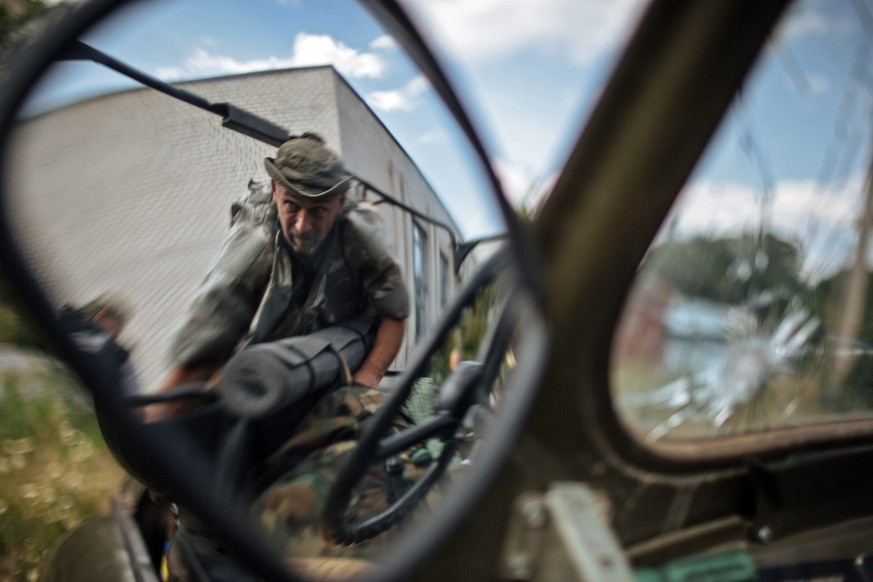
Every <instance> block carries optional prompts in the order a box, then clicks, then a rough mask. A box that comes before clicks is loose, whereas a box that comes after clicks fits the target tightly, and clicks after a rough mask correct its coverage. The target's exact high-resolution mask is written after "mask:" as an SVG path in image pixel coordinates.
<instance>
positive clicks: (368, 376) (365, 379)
mask: <svg viewBox="0 0 873 582" xmlns="http://www.w3.org/2000/svg"><path fill="white" fill-rule="evenodd" d="M382 376H383V375H382V374H378V373H376V372H373V371H372V370H366V369H364V368H361V369H360V370H358V371H357V372H355V384H360V385H362V386H367V387H369V388H378V387H379V384H381V383H382Z"/></svg>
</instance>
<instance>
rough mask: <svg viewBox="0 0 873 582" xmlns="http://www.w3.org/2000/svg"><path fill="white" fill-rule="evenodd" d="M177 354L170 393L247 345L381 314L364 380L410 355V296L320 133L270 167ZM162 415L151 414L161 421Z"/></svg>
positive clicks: (370, 212) (239, 214)
mask: <svg viewBox="0 0 873 582" xmlns="http://www.w3.org/2000/svg"><path fill="white" fill-rule="evenodd" d="M264 164H265V166H266V168H267V172H268V173H269V174H270V176H271V178H272V180H271V181H269V182H263V183H250V184H249V192H247V193H246V194H245V195H244V196H243V198H242V199H241V200H240V201H239V202H237V203H236V204H234V205H233V208H232V221H231V232H230V235H229V236H228V238H227V239H226V240H225V242H224V245H223V246H222V248H221V251H220V252H219V256H218V258H217V259H216V261H215V263H214V264H213V267H212V268H211V270H210V272H209V274H208V275H207V277H206V280H205V281H204V282H203V284H202V286H201V288H200V290H199V291H198V294H197V297H196V298H195V301H194V305H193V307H192V309H191V311H190V314H189V316H188V319H187V320H186V321H185V322H184V324H183V325H182V327H181V329H180V331H179V333H178V334H177V336H176V338H175V341H174V342H173V345H172V348H171V354H172V357H173V363H174V364H175V367H174V369H173V371H172V372H171V374H170V376H169V377H168V378H167V380H166V381H165V382H164V385H163V386H162V388H161V389H162V390H166V389H169V388H172V387H175V386H179V385H181V384H186V383H189V382H196V381H204V380H207V379H208V378H209V377H210V376H212V375H213V373H215V372H216V371H217V370H218V369H219V368H220V367H221V366H222V365H223V364H224V363H225V362H227V360H228V358H229V357H230V356H231V355H232V354H233V353H234V352H235V351H236V350H237V349H238V348H239V347H240V346H241V345H248V344H254V343H261V342H266V341H273V340H277V339H282V338H287V337H291V336H296V335H304V334H308V333H312V332H314V331H317V330H319V329H323V328H325V327H327V326H330V325H333V324H335V323H337V322H340V321H343V320H346V319H349V318H351V317H354V316H356V315H360V314H362V313H364V312H366V311H371V312H373V313H375V314H376V316H378V317H379V318H380V324H379V328H378V332H377V336H376V343H375V345H374V347H373V349H372V351H371V352H370V354H369V356H368V357H367V359H366V360H365V361H364V363H363V365H362V366H361V367H360V369H359V370H358V371H357V372H356V373H355V381H356V382H357V383H359V384H362V385H364V386H370V387H377V386H378V385H379V383H380V381H381V380H382V377H383V376H384V374H385V371H386V370H387V369H388V366H389V365H390V363H391V361H393V359H394V357H395V356H396V355H397V352H398V351H399V349H400V343H401V342H402V340H403V334H404V319H405V318H406V317H407V316H408V315H409V295H408V292H407V290H406V285H405V284H404V282H403V278H402V276H401V274H400V268H399V267H398V265H397V263H396V262H395V260H394V259H393V258H392V256H391V253H390V251H389V246H390V245H389V242H388V241H387V240H386V237H385V230H384V229H383V227H382V225H381V221H380V217H379V215H378V213H377V212H376V211H375V209H373V208H372V207H371V206H369V205H366V204H363V203H352V202H348V203H347V202H346V192H347V191H348V187H349V181H350V177H349V176H348V174H346V173H345V171H344V169H343V166H342V163H341V162H340V160H339V158H338V157H337V156H336V154H334V153H333V152H332V151H331V150H329V149H328V148H327V147H325V145H324V143H323V141H322V139H321V138H320V137H319V136H317V135H315V134H309V133H306V134H303V135H302V136H301V137H298V138H295V139H292V140H290V141H288V142H286V143H284V144H283V145H282V146H281V147H280V148H279V151H278V154H277V156H276V158H267V159H266V160H265V161H264ZM161 411H162V408H160V407H155V408H153V409H152V410H151V411H149V416H150V418H156V417H159V416H160V414H161Z"/></svg>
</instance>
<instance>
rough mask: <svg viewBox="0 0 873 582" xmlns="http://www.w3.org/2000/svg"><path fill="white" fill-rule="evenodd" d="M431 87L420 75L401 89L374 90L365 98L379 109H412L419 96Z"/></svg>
mask: <svg viewBox="0 0 873 582" xmlns="http://www.w3.org/2000/svg"><path fill="white" fill-rule="evenodd" d="M429 88H430V84H429V83H428V81H427V79H425V78H424V77H422V76H421V75H419V76H417V77H415V78H413V79H412V80H411V81H409V82H408V83H407V84H406V85H404V86H403V87H401V88H400V89H396V90H392V91H373V92H371V93H369V94H367V96H366V98H365V100H366V101H367V103H369V105H370V107H372V108H373V109H375V110H377V111H412V110H413V109H414V108H415V106H416V105H417V102H418V100H417V98H418V97H419V96H420V95H421V94H422V93H424V92H425V91H427V90H428V89H429Z"/></svg>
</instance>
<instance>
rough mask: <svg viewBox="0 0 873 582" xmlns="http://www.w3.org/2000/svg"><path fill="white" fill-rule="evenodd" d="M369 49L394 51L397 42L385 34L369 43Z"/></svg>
mask: <svg viewBox="0 0 873 582" xmlns="http://www.w3.org/2000/svg"><path fill="white" fill-rule="evenodd" d="M370 48H371V49H374V50H394V49H396V48H397V41H396V40H394V37H393V36H388V35H387V34H385V35H382V36H380V37H379V38H377V39H376V40H374V41H373V42H371V43H370Z"/></svg>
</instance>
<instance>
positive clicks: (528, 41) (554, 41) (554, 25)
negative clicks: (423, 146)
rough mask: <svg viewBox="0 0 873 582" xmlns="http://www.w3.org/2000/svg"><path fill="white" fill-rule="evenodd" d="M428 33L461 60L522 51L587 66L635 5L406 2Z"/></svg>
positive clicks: (611, 42) (567, 0) (559, 0)
mask: <svg viewBox="0 0 873 582" xmlns="http://www.w3.org/2000/svg"><path fill="white" fill-rule="evenodd" d="M404 3H405V4H408V7H409V9H410V10H411V11H412V12H413V13H417V14H418V15H419V17H420V19H419V22H424V23H428V24H429V26H428V29H427V31H426V32H427V34H429V35H430V36H433V37H435V38H437V39H438V41H439V44H445V45H446V46H447V47H448V49H449V50H451V51H453V52H455V53H456V54H458V55H462V56H463V57H464V58H465V59H471V58H473V59H480V60H484V59H494V58H499V57H504V56H508V55H511V54H514V53H516V52H518V51H520V50H522V49H530V48H531V47H534V48H537V49H539V50H540V51H542V52H548V53H553V54H554V53H559V54H562V55H563V56H564V57H566V58H568V59H569V60H571V61H573V62H576V63H581V64H584V63H588V62H590V61H591V60H592V59H593V58H594V57H595V56H597V55H598V54H600V53H601V52H602V51H603V50H605V49H609V48H611V47H613V46H615V44H616V35H617V33H618V32H619V31H620V29H621V28H622V27H623V26H624V25H625V24H626V23H627V21H628V12H629V11H631V12H634V11H636V9H637V8H638V7H639V6H640V5H641V4H642V2H640V1H639V0H593V1H590V2H579V1H578V0H549V1H538V2H531V1H530V0H480V1H478V2H460V1H455V2H414V3H413V2H410V1H408V0H407V1H405V2H404Z"/></svg>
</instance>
